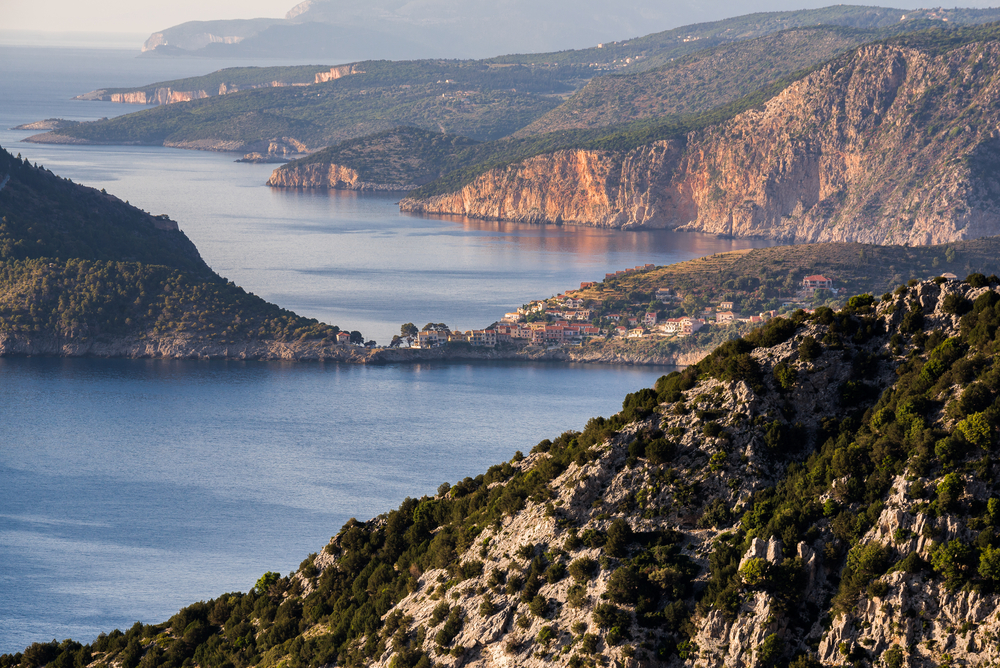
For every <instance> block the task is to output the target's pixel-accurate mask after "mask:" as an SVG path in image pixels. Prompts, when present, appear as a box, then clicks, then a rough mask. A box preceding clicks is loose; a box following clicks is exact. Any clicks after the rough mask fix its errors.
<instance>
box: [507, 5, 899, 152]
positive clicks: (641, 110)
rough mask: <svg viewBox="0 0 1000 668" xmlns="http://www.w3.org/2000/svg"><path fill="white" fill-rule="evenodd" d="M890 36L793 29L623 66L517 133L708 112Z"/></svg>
mask: <svg viewBox="0 0 1000 668" xmlns="http://www.w3.org/2000/svg"><path fill="white" fill-rule="evenodd" d="M894 28H896V29H898V30H902V29H904V28H907V29H914V28H915V24H913V23H906V22H901V23H899V24H897V25H896V26H894ZM889 34H891V33H890V32H889V29H888V28H884V29H882V30H856V29H850V28H838V27H833V26H820V27H815V28H797V29H793V30H784V31H781V32H779V33H776V34H773V35H767V36H765V37H758V38H757V39H751V40H745V41H739V42H733V43H727V44H724V45H721V46H718V47H715V48H712V49H704V50H702V51H698V52H696V53H694V54H691V55H690V56H687V57H685V58H679V59H677V60H676V61H673V62H669V63H668V64H666V65H662V66H660V67H657V68H654V69H643V70H641V71H639V72H629V70H628V69H627V68H626V69H623V73H620V74H611V75H608V76H602V77H595V78H594V79H591V80H590V82H589V83H588V84H587V85H586V86H584V87H583V88H581V89H580V90H579V91H577V92H576V93H575V94H574V95H573V97H571V98H570V99H569V100H567V101H566V102H564V103H563V104H561V105H559V106H558V107H556V108H555V109H553V110H552V111H550V112H549V113H547V114H545V115H544V116H542V117H541V118H539V119H538V120H537V121H535V122H534V123H532V124H531V125H529V126H527V127H525V128H522V129H520V130H518V131H517V132H516V133H514V136H515V137H524V136H530V135H536V134H543V133H546V132H555V131H558V130H569V129H576V128H599V127H606V126H609V125H617V124H621V123H624V122H627V121H633V120H637V119H640V118H652V117H655V116H664V115H667V114H690V113H695V112H699V111H705V110H708V109H712V108H714V107H718V106H721V105H724V104H728V103H730V102H734V101H735V100H738V99H739V98H741V97H743V96H744V95H749V94H750V93H753V92H754V91H756V90H759V89H761V88H764V87H766V86H767V85H768V84H770V83H771V82H773V81H776V80H778V79H781V78H782V77H784V76H788V75H790V74H792V73H794V72H797V71H798V70H802V69H805V68H808V67H813V66H815V65H817V64H819V63H824V62H826V61H828V60H830V59H831V58H833V57H834V56H836V55H838V54H840V53H843V52H845V51H847V50H848V49H851V48H854V47H857V46H860V45H861V44H864V43H866V42H874V41H876V40H878V39H882V38H885V37H888V36H889ZM638 64H642V61H639V63H638Z"/></svg>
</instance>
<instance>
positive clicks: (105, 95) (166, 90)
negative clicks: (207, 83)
mask: <svg viewBox="0 0 1000 668" xmlns="http://www.w3.org/2000/svg"><path fill="white" fill-rule="evenodd" d="M334 69H336V68H334ZM325 74H326V73H324V72H320V73H319V74H317V75H316V77H317V79H318V78H319V77H320V76H321V75H325ZM326 80H327V79H324V81H326ZM317 83H319V82H318V81H317ZM304 85H307V84H300V83H292V84H289V83H285V82H284V81H265V82H261V83H253V84H243V85H238V84H234V83H225V82H224V83H221V84H219V89H218V91H215V90H211V91H209V90H203V89H199V90H174V89H173V88H170V87H162V86H161V87H158V88H149V89H137V90H129V91H109V90H106V89H100V90H92V91H90V92H89V93H83V94H82V95H77V96H76V97H74V98H73V99H74V100H86V101H91V102H93V101H99V102H118V103H121V104H148V105H159V104H174V103H176V102H190V101H191V100H202V99H204V98H206V97H212V96H214V95H228V94H230V93H237V92H239V91H241V90H254V89H257V88H283V87H285V86H304Z"/></svg>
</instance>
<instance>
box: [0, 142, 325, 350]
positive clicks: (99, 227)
mask: <svg viewBox="0 0 1000 668" xmlns="http://www.w3.org/2000/svg"><path fill="white" fill-rule="evenodd" d="M8 174H9V175H10V180H9V181H8V182H7V185H6V186H5V187H4V188H3V190H2V191H0V332H2V333H18V334H26V335H38V336H62V337H69V338H71V339H72V338H82V339H87V338H88V337H92V336H98V337H101V336H134V337H139V338H144V337H150V336H152V337H155V336H172V335H176V334H180V333H185V334H187V335H196V336H200V337H203V338H205V339H206V340H209V341H213V342H218V343H224V342H227V341H231V342H234V343H235V342H237V341H242V340H247V339H273V340H278V341H294V340H296V339H299V338H312V339H327V340H329V339H331V338H332V337H333V335H334V334H336V332H337V331H339V330H338V329H337V328H336V327H331V326H329V325H325V324H322V323H319V322H317V321H316V320H313V319H309V318H302V317H300V316H297V315H295V314H294V313H292V312H291V311H287V310H285V309H282V308H279V307H277V306H275V305H273V304H269V303H267V302H265V301H264V300H263V299H261V298H259V297H256V296H254V295H252V294H249V293H247V292H246V291H244V290H243V289H242V288H239V287H237V286H236V285H234V284H233V283H231V282H229V281H226V280H225V279H223V278H221V277H220V276H219V275H218V274H216V273H215V272H213V271H212V270H211V269H209V267H208V266H207V265H206V264H205V263H204V261H203V260H202V259H201V257H200V256H199V255H198V251H197V249H196V248H195V246H194V244H192V243H191V241H190V240H189V239H188V238H187V237H186V236H185V235H184V233H183V232H180V231H173V230H163V229H157V227H156V223H157V222H161V221H157V220H156V219H154V217H153V216H151V215H149V214H147V213H145V212H143V211H140V210H139V209H137V208H135V207H133V206H130V205H129V204H128V203H126V202H122V201H121V200H119V199H117V198H116V197H113V196H111V195H107V194H105V193H103V192H101V191H97V190H94V189H93V188H86V187H84V186H80V185H77V184H74V183H72V182H70V181H67V180H65V179H61V178H59V177H58V176H55V175H53V174H52V173H51V172H48V171H47V170H45V169H44V168H38V167H33V166H31V165H30V164H28V162H27V161H21V160H19V159H17V158H15V157H13V156H11V155H10V154H9V153H7V152H6V151H4V150H3V149H0V179H2V178H3V176H4V175H8ZM161 224H162V222H161Z"/></svg>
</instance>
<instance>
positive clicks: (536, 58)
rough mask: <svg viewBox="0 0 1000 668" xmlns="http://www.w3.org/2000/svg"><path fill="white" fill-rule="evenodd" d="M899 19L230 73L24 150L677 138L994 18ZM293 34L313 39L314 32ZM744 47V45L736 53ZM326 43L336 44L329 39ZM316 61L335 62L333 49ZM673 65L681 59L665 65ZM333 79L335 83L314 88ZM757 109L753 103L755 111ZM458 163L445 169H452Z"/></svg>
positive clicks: (771, 21)
mask: <svg viewBox="0 0 1000 668" xmlns="http://www.w3.org/2000/svg"><path fill="white" fill-rule="evenodd" d="M318 7H319V5H317V6H316V7H312V9H311V10H310V11H312V10H317V8H318ZM508 9H509V8H508ZM365 11H367V10H365ZM906 16H907V18H906V20H902V21H901V20H900V17H901V14H900V12H899V11H898V10H886V9H874V8H869V7H849V6H838V7H831V8H826V9H820V10H803V11H797V12H778V13H763V14H752V15H748V16H743V17H737V18H734V19H726V20H725V21H719V22H715V23H706V24H698V25H694V26H686V27H685V28H678V29H675V30H671V31H667V32H664V33H656V34H652V35H647V36H646V37H642V38H637V39H634V40H629V41H619V42H614V43H610V42H609V43H607V44H602V45H601V48H596V47H595V48H592V49H584V50H577V51H565V52H559V53H528V54H522V55H515V56H503V57H498V58H490V59H488V60H478V61H477V60H466V61H440V60H418V61H403V62H398V61H397V62H390V61H384V60H380V61H374V60H368V61H360V62H355V63H349V64H347V65H339V66H336V67H335V68H332V69H326V74H324V73H323V71H322V69H323V68H319V67H318V66H317V67H316V68H313V67H308V66H303V67H263V68H230V69H225V70H221V71H219V72H215V73H212V74H210V75H206V76H203V77H192V78H189V79H183V80H177V81H166V82H159V83H155V84H149V85H147V86H140V87H137V88H130V89H117V88H115V89H111V88H108V89H101V90H97V91H92V92H90V93H87V94H85V95H81V96H80V98H82V99H100V100H113V101H119V102H128V103H136V104H170V103H181V104H180V105H179V106H178V105H176V104H170V106H171V107H173V108H172V109H170V110H165V109H155V110H147V111H143V112H138V113H135V114H129V115H126V116H122V117H118V118H115V119H111V120H102V121H98V122H95V123H84V124H81V125H80V126H78V127H74V128H69V129H57V130H56V131H54V132H49V133H44V134H41V135H37V136H34V137H31V138H30V141H35V142H52V143H99V144H150V145H161V144H162V145H166V146H174V147H180V148H198V149H210V150H225V151H240V152H243V153H259V154H261V155H260V156H254V157H255V158H257V159H258V160H266V159H267V157H268V156H270V157H272V158H273V157H280V156H287V155H290V154H301V153H304V152H312V151H315V150H318V149H319V148H322V147H325V146H330V145H332V144H335V143H338V142H340V141H344V140H348V139H353V138H357V137H361V136H364V135H368V134H373V133H379V132H383V131H386V130H389V129H392V128H393V127H396V126H400V125H407V126H414V127H419V128H421V129H424V130H428V131H441V132H445V133H448V134H460V135H464V136H468V137H471V138H473V139H476V140H479V141H489V140H496V139H500V138H503V137H507V136H509V135H511V134H513V133H515V132H518V131H521V132H520V133H519V135H518V136H525V137H526V136H528V135H535V134H538V133H543V135H542V140H541V141H542V143H543V144H544V145H545V147H546V148H547V149H548V150H551V149H552V146H553V145H556V144H561V145H565V144H567V142H566V141H563V140H564V139H565V138H563V137H561V135H559V133H555V135H553V134H552V133H551V132H549V131H550V130H559V129H568V128H581V127H586V128H593V127H598V126H601V125H602V124H604V123H608V122H613V123H614V124H616V125H619V124H620V123H621V122H622V121H627V120H630V119H631V120H633V121H637V122H647V121H656V122H657V123H660V121H659V119H660V118H661V116H662V114H664V113H666V114H673V115H669V116H667V117H666V118H667V120H666V124H667V125H669V126H670V127H672V128H673V129H674V130H676V129H677V125H678V123H677V118H676V116H675V115H676V114H681V113H694V112H702V113H707V112H710V111H712V110H714V109H718V112H717V113H714V114H713V117H714V118H719V114H720V113H721V114H722V115H723V116H726V115H732V113H734V112H733V110H731V109H727V108H726V105H727V103H728V104H732V103H735V101H736V100H737V99H738V98H739V97H740V96H741V95H743V94H745V93H751V92H753V91H761V90H767V89H768V88H769V87H770V90H767V92H766V93H764V99H766V98H767V97H770V96H772V95H774V94H775V93H776V92H777V90H780V89H781V88H783V87H784V86H786V85H787V84H788V81H786V80H785V78H786V77H789V76H791V75H792V74H794V73H796V72H799V71H800V70H801V69H802V68H805V67H811V66H815V65H817V64H819V63H821V62H823V61H824V60H825V59H827V58H829V57H830V56H832V55H834V54H836V53H839V52H841V51H843V50H844V49H846V48H850V47H851V46H853V45H856V44H858V43H860V41H864V40H866V39H867V40H871V39H876V38H878V37H884V36H886V35H889V34H896V33H899V32H912V31H915V30H918V29H920V28H922V27H924V26H926V25H927V24H928V22H929V21H934V22H936V23H937V24H941V23H942V21H944V20H947V21H949V22H950V24H953V25H954V24H964V23H981V22H983V21H986V20H990V19H991V18H992V19H996V18H1000V10H997V11H994V10H962V11H958V10H942V11H923V10H921V11H918V12H911V13H910V14H907V15H906ZM817 24H825V25H828V26H830V25H832V26H840V27H839V28H829V27H828V28H824V29H822V30H818V31H809V30H807V31H801V32H796V31H793V32H792V33H789V34H787V35H785V36H783V37H782V36H775V37H773V38H772V39H771V40H765V41H762V42H753V40H754V39H755V38H760V37H762V36H766V35H772V34H773V33H778V32H780V31H783V30H784V31H786V32H787V30H788V29H790V28H795V27H797V26H799V27H801V26H815V25H817ZM301 25H303V26H311V27H309V30H316V29H317V26H320V25H325V24H323V23H322V22H319V23H317V22H306V23H304V24H301ZM271 29H272V30H286V29H288V26H284V27H282V26H277V25H275V26H272V28H271ZM339 29H340V28H338V30H339ZM197 34H199V35H202V33H197ZM262 34H263V33H262ZM215 36H216V37H220V36H219V35H215ZM355 37H357V36H355ZM747 40H750V41H751V42H753V43H752V44H746V45H741V44H742V43H743V42H745V41H747ZM243 43H244V42H241V44H243ZM330 43H331V44H332V45H334V46H336V45H337V44H339V42H338V41H337V40H334V41H332V42H330ZM719 45H728V46H724V47H720V48H721V50H719V49H715V48H713V47H719ZM230 46H232V45H230ZM215 47H218V48H230V47H229V46H227V45H224V44H221V43H217V42H216V43H212V44H210V45H209V47H206V48H215ZM163 48H166V46H164V47H163ZM171 48H172V47H171ZM157 50H159V48H158V49H157ZM692 54H694V55H692ZM327 55H328V56H329V57H330V58H335V57H338V56H337V55H336V54H334V53H331V54H327ZM684 56H688V58H684ZM325 57H326V56H324V58H325ZM675 59H680V60H676V62H675ZM660 66H663V67H664V68H665V69H663V70H662V71H660V70H658V71H657V72H656V73H654V74H652V75H650V76H647V77H641V76H640V77H638V78H630V77H626V78H625V79H616V78H612V79H608V80H606V81H605V80H604V78H601V79H598V80H595V82H594V84H593V87H592V88H591V89H590V90H588V91H587V92H586V93H585V94H583V96H582V97H581V98H579V99H577V100H575V101H572V102H570V103H569V106H566V107H564V108H563V110H562V111H558V112H556V113H555V116H553V117H551V118H550V119H548V120H545V121H543V122H542V123H541V125H539V126H537V127H533V128H532V129H531V130H530V131H525V130H524V128H525V126H529V125H531V124H532V123H533V122H535V121H537V120H538V119H539V118H541V117H543V116H544V115H545V114H546V113H547V112H550V111H553V110H554V109H556V108H557V107H559V105H560V104H561V103H563V102H564V99H565V98H566V97H567V96H569V95H570V94H572V93H573V92H574V91H575V90H577V89H578V88H580V87H581V86H583V85H584V84H585V83H586V82H587V81H589V80H591V79H593V78H594V77H595V76H597V75H601V74H606V73H608V72H632V71H638V72H641V71H644V70H647V69H650V68H655V67H660ZM334 70H335V71H336V73H337V77H338V78H337V79H336V80H335V81H326V80H324V79H325V77H326V76H327V75H329V74H331V73H333V71H334ZM664 73H666V74H664ZM661 77H663V78H664V80H663V81H662V82H660V81H659V79H660V78H661ZM794 78H796V77H793V79H794ZM314 81H318V82H319V83H313V82H314ZM760 95H761V94H760V93H758V97H760ZM609 101H610V102H611V103H612V104H611V105H610V106H608V113H601V112H600V111H599V110H598V109H599V107H601V105H606V104H607V103H608V102H609ZM760 101H763V100H759V101H757V102H756V103H759V102H760ZM719 105H722V107H721V108H720V107H719ZM581 111H584V112H585V113H583V114H582V115H583V117H584V118H583V120H582V121H581V120H580V119H577V118H576V117H577V116H579V115H580V114H578V113H575V112H581ZM233 119H236V120H235V122H234V120H233ZM657 123H654V125H655V124H657ZM660 124H662V123H660ZM603 134H608V133H607V132H604V133H603ZM660 134H662V128H660ZM530 138H531V139H534V137H530ZM574 141H575V143H576V145H579V142H580V141H582V138H581V137H576V136H574V138H573V141H570V142H569V143H570V144H573V142H574ZM537 152H539V150H538V149H537V148H536V149H534V150H533V151H513V152H512V151H511V150H509V147H507V146H506V145H502V146H499V147H497V150H496V151H494V153H495V154H496V155H494V156H493V157H494V159H500V156H501V155H502V156H505V159H507V160H508V161H509V160H510V159H511V156H512V155H513V157H514V158H516V159H520V158H523V157H526V156H527V155H530V154H533V153H537ZM469 164H471V163H461V164H456V166H455V168H456V169H457V168H460V167H467V166H469Z"/></svg>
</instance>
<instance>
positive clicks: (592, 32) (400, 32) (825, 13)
mask: <svg viewBox="0 0 1000 668" xmlns="http://www.w3.org/2000/svg"><path fill="white" fill-rule="evenodd" d="M789 6H790V3H788V2H784V1H783V0H771V1H769V2H765V3H764V4H763V5H760V8H761V9H763V10H765V11H763V12H761V13H758V14H752V15H749V16H742V17H738V18H735V19H730V18H723V17H726V16H728V15H731V12H732V5H731V4H730V3H725V2H722V1H721V0H712V1H708V2H702V3H690V4H687V5H686V7H684V8H678V7H676V6H675V5H665V4H663V3H658V2H653V1H652V0H637V2H631V3H626V4H619V5H609V4H607V3H605V2H601V1H599V0H575V1H572V2H571V1H570V0H549V1H548V2H544V3H538V2H529V1H528V0H510V1H509V2H505V3H503V4H496V3H489V2H486V0H470V1H467V2H463V3H462V4H461V5H460V4H459V3H458V2H457V0H435V1H434V2H426V3H419V4H418V3H414V2H402V1H401V0H376V1H374V2H368V3H354V2H346V1H345V0H307V1H306V2H303V3H300V4H299V5H296V6H295V7H293V8H292V9H291V10H289V12H288V13H287V14H286V15H285V17H284V18H283V19H278V18H273V19H270V18H269V19H248V20H227V21H190V22H187V23H182V24H180V25H177V26H173V27H171V28H167V29H166V30H162V31H159V32H156V33H153V34H152V35H151V36H150V37H149V39H147V40H146V43H145V44H144V45H143V52H144V53H146V54H150V55H183V54H195V55H206V56H268V57H309V58H322V59H340V60H347V59H355V60H367V59H383V58H390V59H416V58H485V57H490V56H495V55H496V54H498V53H508V54H511V53H514V54H517V53H521V54H533V55H536V56H552V55H558V56H559V57H558V58H556V60H559V59H562V58H563V57H564V52H565V50H566V49H581V47H585V46H590V47H592V48H589V49H588V48H583V49H582V50H581V51H580V52H579V53H578V54H577V55H578V56H579V57H580V58H581V59H587V62H592V61H594V60H598V61H603V60H604V59H603V58H601V57H600V56H606V55H608V54H611V53H613V52H615V53H617V55H616V56H613V57H612V58H611V60H614V59H615V58H616V57H618V56H621V57H622V58H626V57H635V56H636V55H639V54H638V51H639V50H641V49H642V48H647V49H648V48H649V47H650V46H651V45H654V44H655V45H656V46H657V50H661V51H662V50H663V49H664V47H667V50H668V51H670V54H669V56H667V57H676V56H678V55H683V54H684V53H690V52H691V51H694V50H698V49H701V48H704V47H706V46H714V45H716V44H720V43H724V42H729V41H733V40H742V39H748V38H752V37H759V36H761V35H763V34H767V33H770V32H776V31H779V30H784V29H787V28H793V27H799V26H809V25H819V24H826V25H841V26H851V27H856V28H880V27H889V26H892V25H893V24H895V23H898V22H899V21H900V20H901V19H903V17H905V18H906V19H907V20H909V19H922V18H932V19H937V20H950V21H951V22H953V23H969V22H979V21H990V20H998V19H1000V14H997V12H996V11H993V13H992V14H991V13H990V11H991V10H963V9H937V10H901V9H892V8H886V7H858V6H847V5H839V6H835V7H827V8H824V9H811V10H796V11H784V12H781V11H779V12H775V11H767V10H781V9H788V8H789ZM994 14H996V15H994ZM678 23H689V24H690V25H686V26H682V27H675V26H677V25H678ZM695 24H697V25H695ZM651 30H659V31H664V30H665V32H660V33H657V34H656V35H655V36H649V32H650V31H651ZM638 35H647V37H645V38H640V39H623V38H631V37H633V36H638ZM651 37H652V39H651ZM613 40H617V41H613ZM598 44H601V45H602V48H603V49H606V50H604V51H602V52H598V53H594V52H595V51H597V48H596V45H598ZM613 47H614V48H613ZM617 47H621V48H620V49H618V48H617ZM547 52H553V53H547ZM555 52H563V53H558V54H556V53H555ZM595 56H598V57H597V58H595ZM581 62H583V60H581ZM659 64H662V61H660V62H659Z"/></svg>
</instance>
